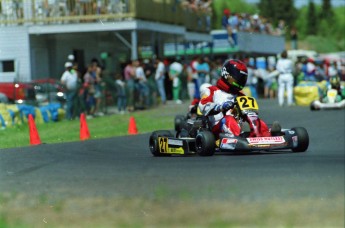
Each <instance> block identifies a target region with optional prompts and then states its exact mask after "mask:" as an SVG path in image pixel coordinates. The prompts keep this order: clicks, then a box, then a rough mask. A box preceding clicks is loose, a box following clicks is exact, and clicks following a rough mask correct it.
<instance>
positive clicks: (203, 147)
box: [195, 131, 215, 156]
mask: <svg viewBox="0 0 345 228" xmlns="http://www.w3.org/2000/svg"><path fill="white" fill-rule="evenodd" d="M195 150H196V152H197V154H199V155H200V156H212V155H214V151H215V137H214V135H213V133H212V132H210V131H200V132H199V133H198V134H197V136H196V138H195Z"/></svg>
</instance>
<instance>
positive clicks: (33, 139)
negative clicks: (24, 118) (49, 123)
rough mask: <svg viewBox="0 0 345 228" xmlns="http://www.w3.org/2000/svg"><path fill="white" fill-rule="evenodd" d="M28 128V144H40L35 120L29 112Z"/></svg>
mask: <svg viewBox="0 0 345 228" xmlns="http://www.w3.org/2000/svg"><path fill="white" fill-rule="evenodd" d="M28 118H29V119H28V120H29V130H30V145H39V144H41V139H40V136H39V134H38V131H37V128H36V124H35V120H34V118H33V117H32V114H29V117H28Z"/></svg>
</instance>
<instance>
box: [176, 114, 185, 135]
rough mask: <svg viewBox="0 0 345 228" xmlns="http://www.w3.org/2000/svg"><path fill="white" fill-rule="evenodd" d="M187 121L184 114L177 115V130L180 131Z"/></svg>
mask: <svg viewBox="0 0 345 228" xmlns="http://www.w3.org/2000/svg"><path fill="white" fill-rule="evenodd" d="M185 121H186V117H185V116H184V115H177V116H175V121H174V122H175V131H177V132H180V131H181V130H182V128H183V125H184V123H185Z"/></svg>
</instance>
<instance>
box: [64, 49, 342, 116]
mask: <svg viewBox="0 0 345 228" xmlns="http://www.w3.org/2000/svg"><path fill="white" fill-rule="evenodd" d="M224 60H225V59H222V58H217V59H214V60H211V59H210V58H209V57H208V56H195V57H194V58H192V59H191V60H189V61H187V60H184V59H182V58H180V57H176V58H173V59H164V60H162V59H160V58H155V59H153V60H149V59H143V60H131V61H128V62H127V63H126V64H124V67H123V70H121V72H117V73H114V75H112V76H111V79H110V80H107V81H106V80H104V76H103V75H102V66H101V65H100V63H99V62H98V61H97V59H92V61H91V62H90V63H89V65H88V67H87V71H86V72H85V73H84V74H81V73H80V72H79V71H78V66H77V64H76V63H75V62H74V57H73V56H72V55H71V56H70V58H69V60H68V62H66V63H65V72H64V73H63V75H62V77H61V82H62V83H63V84H64V85H65V87H66V89H67V91H66V96H67V103H66V117H67V118H68V119H72V118H75V117H78V116H79V115H80V113H81V112H86V113H87V115H88V116H90V117H91V116H101V115H103V114H104V112H105V111H104V110H105V108H104V107H105V98H106V96H107V93H108V95H109V94H111V96H110V97H112V102H113V104H114V105H116V107H117V112H118V113H120V114H124V113H127V112H133V111H135V110H142V109H148V108H152V107H155V106H157V105H165V104H166V103H167V101H168V100H169V102H174V103H176V104H182V103H185V102H187V103H188V102H190V101H191V100H193V99H200V92H199V88H200V86H201V85H202V84H204V83H209V84H212V85H214V84H216V82H217V80H218V79H219V78H220V77H221V70H222V64H223V62H224ZM241 60H242V61H243V62H244V63H245V64H246V66H247V68H248V80H247V83H246V86H247V87H248V88H249V89H250V92H251V96H253V97H256V98H258V97H259V94H260V95H261V93H263V97H264V98H271V99H275V98H276V97H278V104H279V105H280V106H283V105H288V106H291V105H294V97H293V87H294V86H296V85H298V84H299V82H301V81H313V82H319V81H322V80H325V81H328V82H330V81H331V78H332V77H338V78H339V81H345V63H344V62H340V61H338V62H335V61H334V62H330V61H317V60H313V59H310V58H309V59H307V58H305V59H300V61H297V62H296V63H294V62H293V61H292V60H290V59H289V58H288V56H287V52H286V51H284V52H283V53H282V54H281V56H280V58H278V61H277V62H275V63H273V64H272V63H271V64H268V65H267V68H266V69H262V68H259V69H258V68H256V67H255V66H254V64H253V63H252V62H251V61H250V60H249V58H241ZM109 82H110V84H111V85H110V86H109ZM107 84H108V85H107ZM261 88H263V91H261ZM285 93H286V94H287V101H286V102H284V97H285ZM170 100H171V101H170Z"/></svg>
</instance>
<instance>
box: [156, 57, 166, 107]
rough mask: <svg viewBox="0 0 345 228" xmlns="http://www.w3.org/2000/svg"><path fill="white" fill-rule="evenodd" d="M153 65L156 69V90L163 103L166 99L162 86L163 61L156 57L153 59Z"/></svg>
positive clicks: (163, 75) (163, 78)
mask: <svg viewBox="0 0 345 228" xmlns="http://www.w3.org/2000/svg"><path fill="white" fill-rule="evenodd" d="M154 67H155V69H156V73H155V80H156V83H157V88H158V92H159V95H160V97H161V101H162V104H165V103H166V100H167V98H166V93H165V86H164V80H165V66H164V63H163V62H162V61H161V60H160V59H159V58H157V59H155V64H154Z"/></svg>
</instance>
